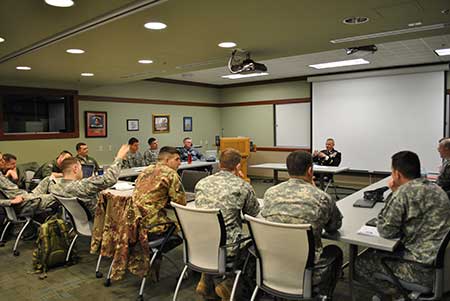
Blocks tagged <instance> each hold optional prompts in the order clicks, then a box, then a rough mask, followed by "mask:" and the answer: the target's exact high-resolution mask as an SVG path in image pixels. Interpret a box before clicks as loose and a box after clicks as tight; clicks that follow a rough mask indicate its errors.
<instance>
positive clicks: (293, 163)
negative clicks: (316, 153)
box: [286, 151, 313, 176]
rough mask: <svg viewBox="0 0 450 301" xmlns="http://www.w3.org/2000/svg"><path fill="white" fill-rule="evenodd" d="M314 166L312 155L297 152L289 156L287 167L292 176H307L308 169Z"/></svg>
mask: <svg viewBox="0 0 450 301" xmlns="http://www.w3.org/2000/svg"><path fill="white" fill-rule="evenodd" d="M312 164H313V159H312V156H311V154H310V153H307V152H305V151H295V152H292V153H290V154H289V156H288V157H287V159H286V165H287V169H288V173H289V175H290V176H305V175H306V172H307V171H308V168H310V167H311V166H312Z"/></svg>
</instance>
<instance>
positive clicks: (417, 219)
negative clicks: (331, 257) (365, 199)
mask: <svg viewBox="0 0 450 301" xmlns="http://www.w3.org/2000/svg"><path fill="white" fill-rule="evenodd" d="M377 228H378V232H379V233H380V236H382V237H384V238H400V242H401V246H400V248H397V250H396V252H395V253H396V255H399V256H400V257H402V258H405V259H409V260H413V261H417V262H419V263H424V264H431V263H433V261H434V260H435V258H436V255H437V251H438V248H439V245H440V243H441V241H442V239H443V238H444V236H445V235H446V234H447V232H448V231H449V230H450V202H449V199H448V197H447V195H446V193H445V192H444V191H443V190H442V189H441V188H439V187H438V186H437V185H436V184H433V183H431V182H430V181H428V180H426V179H422V178H418V179H414V180H411V181H409V182H408V183H406V184H403V185H401V186H400V187H399V188H398V190H396V191H395V192H394V193H393V195H392V198H391V199H390V200H389V201H388V202H387V203H386V205H385V207H384V208H383V210H381V212H380V214H379V215H378V224H377ZM386 254H388V255H389V254H390V255H392V253H389V252H380V251H375V250H370V249H369V251H368V252H366V253H364V254H363V255H361V256H359V257H358V258H357V259H356V275H357V276H358V277H361V278H362V279H363V280H364V281H365V282H367V283H369V284H371V285H372V286H373V287H374V288H376V289H378V290H385V289H386V288H388V287H389V285H388V284H387V282H384V281H379V280H376V279H374V278H373V274H374V273H376V272H379V273H383V274H387V271H386V270H385V269H384V267H383V266H382V265H381V258H382V257H383V255H386ZM388 266H389V267H391V268H392V269H393V271H394V274H395V275H396V276H397V277H399V278H400V279H402V280H405V281H408V282H414V283H420V284H423V285H431V283H432V281H433V278H434V277H433V276H432V273H431V272H430V271H429V270H428V269H426V268H424V267H422V266H420V265H415V264H413V263H412V264H411V263H398V262H397V263H391V262H389V263H388Z"/></svg>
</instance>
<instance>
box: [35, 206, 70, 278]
mask: <svg viewBox="0 0 450 301" xmlns="http://www.w3.org/2000/svg"><path fill="white" fill-rule="evenodd" d="M69 245H70V238H69V232H68V230H67V225H66V223H65V222H64V220H62V219H60V218H58V216H56V215H54V216H51V217H48V218H47V219H46V221H45V222H44V223H43V224H42V225H41V226H40V227H39V235H38V238H37V240H36V244H35V249H34V250H33V268H34V270H35V271H36V272H44V273H46V272H47V270H48V269H49V268H53V267H56V266H61V265H64V264H65V263H66V256H67V251H68V250H69Z"/></svg>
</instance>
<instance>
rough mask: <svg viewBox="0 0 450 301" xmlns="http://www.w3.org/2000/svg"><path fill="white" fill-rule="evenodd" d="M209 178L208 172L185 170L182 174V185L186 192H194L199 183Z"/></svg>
mask: <svg viewBox="0 0 450 301" xmlns="http://www.w3.org/2000/svg"><path fill="white" fill-rule="evenodd" d="M207 176H209V172H207V171H200V170H190V169H185V170H183V173H182V174H181V183H182V184H183V187H184V190H185V191H187V192H194V190H195V185H196V184H197V183H198V181H200V180H201V179H203V178H205V177H207Z"/></svg>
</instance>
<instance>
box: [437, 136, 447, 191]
mask: <svg viewBox="0 0 450 301" xmlns="http://www.w3.org/2000/svg"><path fill="white" fill-rule="evenodd" d="M438 152H439V155H440V156H441V158H442V160H443V161H442V167H441V170H440V171H439V177H438V179H437V181H436V184H438V185H439V186H441V188H442V189H443V190H444V191H445V192H446V193H447V195H448V196H450V139H449V138H446V139H443V140H441V141H440V142H439V146H438Z"/></svg>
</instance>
